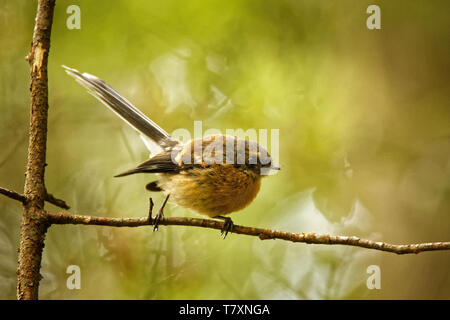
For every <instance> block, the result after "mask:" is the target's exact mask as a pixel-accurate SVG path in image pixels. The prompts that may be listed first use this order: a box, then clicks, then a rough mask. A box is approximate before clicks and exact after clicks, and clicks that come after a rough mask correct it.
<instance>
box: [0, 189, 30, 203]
mask: <svg viewBox="0 0 450 320" xmlns="http://www.w3.org/2000/svg"><path fill="white" fill-rule="evenodd" d="M0 194H2V195H4V196H7V197H8V198H11V199H14V200H17V201H20V202H22V203H23V204H24V203H25V202H26V201H27V198H25V196H24V195H23V194H20V193H17V192H15V191H12V190H8V189H5V188H2V187H0Z"/></svg>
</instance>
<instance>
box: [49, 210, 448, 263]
mask: <svg viewBox="0 0 450 320" xmlns="http://www.w3.org/2000/svg"><path fill="white" fill-rule="evenodd" d="M48 218H49V222H50V223H52V224H83V225H99V226H110V227H140V226H149V225H153V221H152V220H151V219H150V215H149V217H145V218H106V217H95V216H85V215H75V214H71V213H69V212H64V211H63V212H59V213H52V212H48ZM159 225H166V226H170V225H176V226H192V227H201V228H209V229H218V230H221V229H222V227H223V222H221V221H217V220H210V219H198V218H185V217H180V218H179V217H173V218H172V217H171V218H164V219H163V220H161V221H160V222H159ZM230 232H231V233H236V234H245V235H249V236H256V237H259V239H261V240H267V239H280V240H286V241H292V242H303V243H308V244H327V245H348V246H356V247H363V248H367V249H374V250H380V251H385V252H392V253H397V254H408V253H419V252H422V251H436V250H450V242H430V243H417V244H405V245H396V244H390V243H385V242H377V241H371V240H367V239H361V238H358V237H347V236H332V235H328V234H315V233H291V232H285V231H277V230H270V229H261V228H253V227H245V226H239V225H234V226H233V230H232V231H230Z"/></svg>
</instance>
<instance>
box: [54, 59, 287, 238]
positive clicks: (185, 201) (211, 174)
mask: <svg viewBox="0 0 450 320" xmlns="http://www.w3.org/2000/svg"><path fill="white" fill-rule="evenodd" d="M62 67H63V68H64V69H65V71H66V72H67V74H69V75H70V76H72V77H73V78H74V79H75V80H76V81H77V82H78V83H80V84H81V85H82V86H83V87H85V88H87V89H88V92H89V93H90V94H92V95H93V96H94V97H95V98H97V99H98V100H100V101H101V102H102V103H103V104H104V105H106V106H107V107H108V108H109V109H111V110H112V111H113V112H114V113H116V114H117V115H118V116H119V117H120V118H122V120H124V121H125V122H126V123H128V124H129V125H130V126H131V127H133V128H134V129H135V130H137V131H138V132H139V133H140V134H141V137H142V136H144V138H145V137H146V139H147V140H148V138H149V139H150V140H151V141H152V142H154V143H156V145H157V147H158V149H159V151H160V152H158V153H157V154H155V155H153V156H151V157H150V159H149V160H147V161H145V162H143V163H142V164H140V165H138V166H137V167H136V168H134V169H131V170H128V171H126V172H123V173H121V174H118V175H116V176H115V177H123V176H128V175H131V174H136V173H155V174H157V175H158V176H159V179H158V180H156V181H153V182H150V183H148V184H147V185H146V189H147V190H148V191H153V192H164V193H165V195H166V198H165V200H164V203H163V205H162V206H161V209H160V210H159V211H158V214H157V215H156V216H155V219H154V222H153V224H154V231H156V230H157V229H158V224H159V222H160V221H161V219H163V218H164V207H165V205H166V203H167V201H168V199H169V196H170V199H171V202H172V201H173V202H174V203H176V204H178V205H180V206H183V207H185V208H189V209H192V210H194V211H196V212H198V213H200V214H203V215H206V216H208V217H211V218H218V219H222V220H224V224H223V227H222V230H221V235H222V236H223V238H225V237H226V236H227V234H228V232H229V231H232V229H233V221H232V220H231V218H230V217H225V215H228V214H230V213H232V212H235V211H238V210H241V209H243V208H245V207H246V206H248V205H249V204H250V203H251V202H252V201H253V199H254V198H255V197H256V195H257V194H258V191H259V189H260V186H261V178H262V177H264V176H266V175H267V174H268V172H269V171H270V170H280V168H279V167H276V166H274V165H273V163H272V158H271V157H270V155H269V154H268V153H267V151H266V150H265V149H264V148H262V147H261V146H260V145H259V144H258V143H256V142H253V141H249V140H244V139H239V138H237V137H234V136H229V135H212V136H207V137H203V138H197V139H192V140H190V141H188V142H186V143H182V142H180V141H178V140H177V139H174V138H172V137H171V136H170V135H169V134H168V133H167V132H166V131H164V130H163V129H161V128H160V127H159V126H158V125H157V124H156V123H154V122H153V121H152V120H150V119H149V118H148V117H146V116H145V115H144V114H143V113H142V112H141V111H139V110H138V109H137V108H136V107H135V106H133V105H132V104H131V103H130V102H129V101H128V100H126V99H125V98H124V97H122V96H121V95H120V94H119V93H118V92H117V91H115V90H114V89H113V88H111V87H110V86H109V85H107V84H106V83H105V82H104V81H103V80H101V79H99V78H97V77H95V76H93V75H91V74H88V73H80V72H79V71H78V70H76V69H72V68H69V67H67V66H62ZM145 141H146V140H144V142H145Z"/></svg>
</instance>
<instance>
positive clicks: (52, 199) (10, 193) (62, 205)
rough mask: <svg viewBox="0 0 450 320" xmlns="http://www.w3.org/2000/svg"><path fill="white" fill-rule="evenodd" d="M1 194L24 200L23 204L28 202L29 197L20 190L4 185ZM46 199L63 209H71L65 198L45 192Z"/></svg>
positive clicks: (0, 190) (0, 189) (0, 188)
mask: <svg viewBox="0 0 450 320" xmlns="http://www.w3.org/2000/svg"><path fill="white" fill-rule="evenodd" d="M0 194H2V195H4V196H7V197H8V198H11V199H14V200H17V201H20V202H22V204H26V202H27V198H26V197H25V196H24V195H23V194H20V193H18V192H15V191H12V190H8V189H5V188H2V187H0ZM45 201H47V202H48V203H51V204H53V205H55V206H57V207H59V208H61V209H65V210H69V209H70V207H69V205H68V204H67V203H66V202H65V201H64V200H62V199H58V198H55V196H53V195H52V194H50V193H46V194H45Z"/></svg>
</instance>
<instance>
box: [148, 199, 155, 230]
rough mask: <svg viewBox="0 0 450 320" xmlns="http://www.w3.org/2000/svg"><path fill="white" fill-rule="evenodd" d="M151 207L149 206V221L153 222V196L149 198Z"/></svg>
mask: <svg viewBox="0 0 450 320" xmlns="http://www.w3.org/2000/svg"><path fill="white" fill-rule="evenodd" d="M149 202H150V203H149V207H148V222H149V223H150V224H151V223H152V213H153V206H154V203H153V200H152V198H149Z"/></svg>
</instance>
